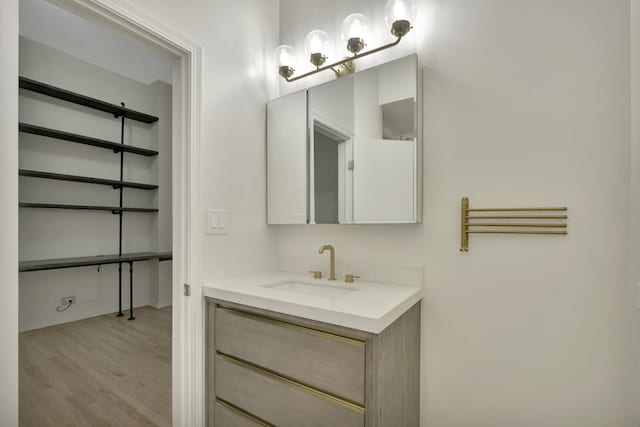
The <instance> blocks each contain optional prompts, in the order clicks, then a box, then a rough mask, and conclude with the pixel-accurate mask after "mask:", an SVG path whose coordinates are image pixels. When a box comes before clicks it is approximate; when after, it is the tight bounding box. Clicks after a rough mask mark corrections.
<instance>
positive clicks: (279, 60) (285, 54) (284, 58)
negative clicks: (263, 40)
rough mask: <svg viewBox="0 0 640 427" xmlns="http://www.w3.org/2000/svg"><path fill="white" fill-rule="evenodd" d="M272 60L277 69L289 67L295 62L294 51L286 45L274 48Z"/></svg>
mask: <svg viewBox="0 0 640 427" xmlns="http://www.w3.org/2000/svg"><path fill="white" fill-rule="evenodd" d="M274 58H275V62H276V64H278V66H279V67H291V66H293V63H294V62H295V51H294V50H293V47H291V46H289V45H288V44H283V45H281V46H278V47H277V48H276V50H275V52H274Z"/></svg>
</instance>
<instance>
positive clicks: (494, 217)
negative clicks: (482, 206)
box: [465, 215, 568, 219]
mask: <svg viewBox="0 0 640 427" xmlns="http://www.w3.org/2000/svg"><path fill="white" fill-rule="evenodd" d="M567 218H568V216H567V215H473V216H469V215H466V216H465V219H567Z"/></svg>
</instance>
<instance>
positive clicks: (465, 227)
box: [460, 197, 569, 252]
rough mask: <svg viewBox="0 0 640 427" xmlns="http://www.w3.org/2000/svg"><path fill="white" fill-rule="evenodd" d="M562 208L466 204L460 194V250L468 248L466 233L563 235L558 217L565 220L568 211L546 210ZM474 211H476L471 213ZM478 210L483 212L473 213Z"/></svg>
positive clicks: (466, 199)
mask: <svg viewBox="0 0 640 427" xmlns="http://www.w3.org/2000/svg"><path fill="white" fill-rule="evenodd" d="M566 211H568V208H567V207H548V208H541V207H537V208H531V207H529V208H470V207H469V198H468V197H463V198H462V200H461V206H460V217H461V219H460V252H468V251H469V234H538V235H555V236H562V235H567V234H569V233H568V232H567V224H566V222H563V221H558V220H564V221H566V220H567V219H568V218H569V217H568V215H555V214H549V213H552V212H566ZM474 212H475V213H476V214H475V215H471V213H474ZM478 212H484V213H485V214H477V213H478ZM500 212H518V213H519V214H516V215H504V214H499V213H500ZM537 212H540V213H537ZM483 220H484V221H483ZM486 220H489V221H486ZM491 220H501V221H491ZM518 220H520V221H518ZM527 220H539V221H541V222H528V221H527ZM548 220H556V221H548ZM474 221H477V222H474ZM478 228H480V229H478Z"/></svg>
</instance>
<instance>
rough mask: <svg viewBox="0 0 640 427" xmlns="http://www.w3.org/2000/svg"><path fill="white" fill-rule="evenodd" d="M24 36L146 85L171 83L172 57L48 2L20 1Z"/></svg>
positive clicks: (21, 28) (21, 31)
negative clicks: (161, 82) (158, 82)
mask: <svg viewBox="0 0 640 427" xmlns="http://www.w3.org/2000/svg"><path fill="white" fill-rule="evenodd" d="M20 35H21V36H23V37H26V38H28V39H31V40H35V41H37V42H39V43H42V44H45V45H47V46H51V47H53V48H55V49H58V50H61V51H63V52H65V53H67V54H69V55H71V56H74V57H76V58H79V59H82V60H83V61H86V62H89V63H92V64H94V65H97V66H99V67H102V68H105V69H107V70H109V71H113V72H115V73H118V74H121V75H123V76H126V77H128V78H130V79H133V80H137V81H139V82H142V83H145V84H150V83H153V82H155V81H158V80H161V81H164V82H167V83H169V84H171V74H172V64H173V57H172V56H171V54H169V53H164V52H162V51H160V50H155V49H153V48H151V47H149V46H148V45H147V44H145V43H143V42H141V41H139V40H136V39H135V38H134V37H132V36H129V35H128V34H126V33H120V32H118V31H116V30H114V29H112V28H108V27H106V26H104V27H102V26H99V25H98V24H96V23H94V22H90V21H87V20H85V19H84V18H81V17H79V16H76V15H74V14H72V13H70V12H68V11H66V10H64V9H62V8H60V7H58V6H55V5H53V4H51V3H49V2H47V1H46V0H20Z"/></svg>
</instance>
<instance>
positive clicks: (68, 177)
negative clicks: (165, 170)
mask: <svg viewBox="0 0 640 427" xmlns="http://www.w3.org/2000/svg"><path fill="white" fill-rule="evenodd" d="M18 174H19V175H20V176H28V177H32V178H45V179H55V180H59V181H72V182H83V183H87V184H99V185H109V186H113V187H115V188H120V187H121V186H122V187H126V188H137V189H139V190H156V189H157V188H158V186H157V185H152V184H141V183H138V182H128V181H124V182H120V181H118V180H113V179H103V178H92V177H89V176H78V175H65V174H61V173H52V172H42V171H34V170H27V169H20V170H19V171H18Z"/></svg>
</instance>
